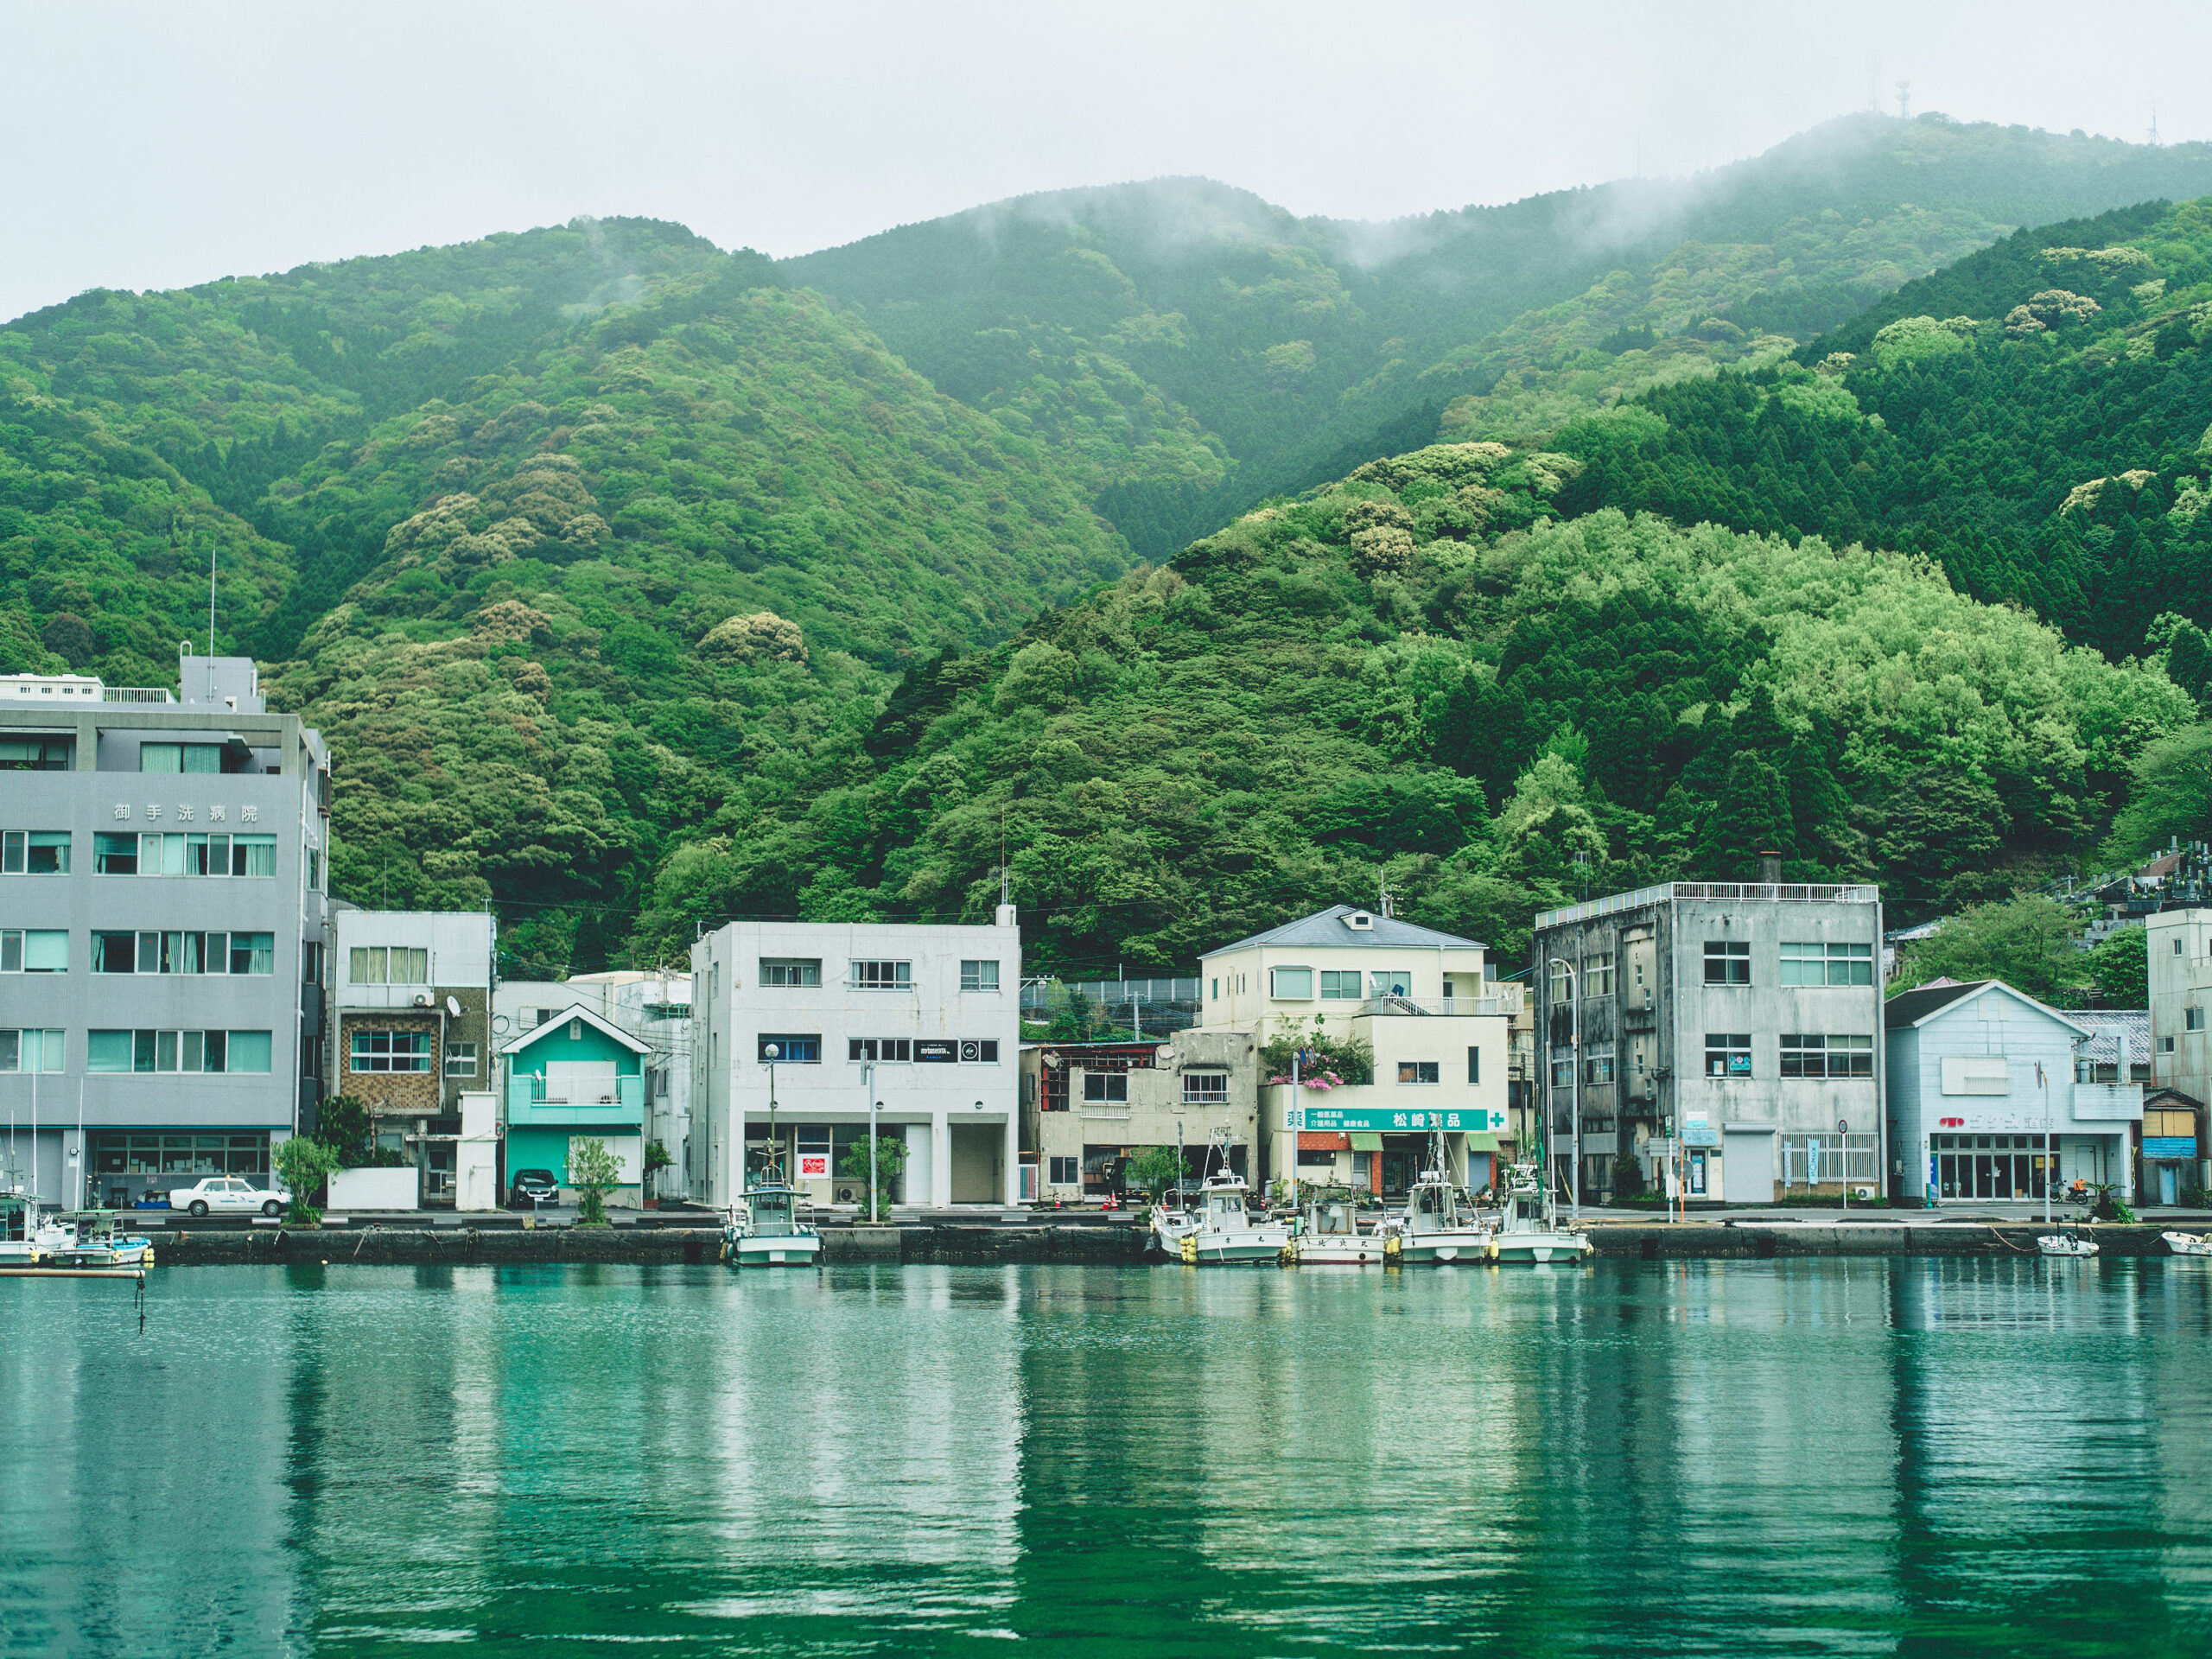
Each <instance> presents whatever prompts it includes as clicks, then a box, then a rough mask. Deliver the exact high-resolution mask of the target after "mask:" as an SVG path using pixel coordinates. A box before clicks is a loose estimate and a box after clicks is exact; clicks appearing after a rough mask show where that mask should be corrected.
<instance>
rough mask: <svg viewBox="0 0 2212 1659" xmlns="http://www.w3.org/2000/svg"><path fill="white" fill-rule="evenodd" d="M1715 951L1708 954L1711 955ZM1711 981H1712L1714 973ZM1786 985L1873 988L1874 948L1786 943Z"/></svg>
mask: <svg viewBox="0 0 2212 1659" xmlns="http://www.w3.org/2000/svg"><path fill="white" fill-rule="evenodd" d="M1712 949H1713V947H1712V946H1711V945H1707V947H1706V950H1707V952H1708V953H1710V952H1711V950H1712ZM1710 977H1711V975H1710V973H1708V974H1707V978H1708V979H1709V978H1710ZM1782 982H1783V984H1784V985H1872V983H1873V982H1874V947H1873V946H1872V945H1871V944H1821V942H1820V941H1819V940H1818V939H1784V940H1783V942H1782Z"/></svg>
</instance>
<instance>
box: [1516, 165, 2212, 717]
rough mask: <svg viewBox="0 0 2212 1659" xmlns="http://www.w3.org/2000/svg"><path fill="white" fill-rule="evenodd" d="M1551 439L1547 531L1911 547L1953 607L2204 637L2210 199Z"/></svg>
mask: <svg viewBox="0 0 2212 1659" xmlns="http://www.w3.org/2000/svg"><path fill="white" fill-rule="evenodd" d="M1552 442H1554V445H1555V446H1556V447H1557V448H1560V450H1562V451H1564V452H1566V453H1567V454H1573V455H1575V456H1576V457H1577V458H1578V459H1580V460H1581V461H1585V462H1586V463H1587V466H1586V470H1584V471H1583V472H1582V473H1581V474H1580V476H1579V477H1578V478H1577V479H1576V480H1574V481H1573V484H1572V485H1571V486H1569V487H1568V488H1567V491H1566V492H1565V493H1564V494H1563V495H1562V497H1561V502H1560V505H1561V506H1562V508H1563V509H1564V510H1565V511H1567V512H1570V513H1576V512H1588V511H1590V510H1592V509H1593V508H1596V507H1599V506H1606V505H1610V506H1618V507H1622V508H1625V509H1628V510H1630V511H1638V510H1643V511H1651V512H1662V513H1665V514H1667V515H1668V516H1669V517H1671V518H1675V519H1677V520H1681V521H1684V522H1694V521H1696V520H1699V519H1704V518H1710V519H1713V520H1714V521H1716V522H1719V523H1722V524H1732V525H1735V526H1737V527H1738V528H1741V529H1745V530H1759V531H1776V532H1783V533H1788V534H1791V535H1796V534H1801V533H1808V532H1809V533H1813V534H1817V535H1821V536H1823V537H1827V538H1828V539H1830V540H1832V541H1845V540H1859V539H1864V540H1866V541H1869V542H1876V543H1880V544H1882V545H1885V546H1891V547H1896V548H1899V549H1902V550H1912V551H1917V552H1923V553H1925V554H1928V555H1929V556H1931V557H1934V558H1935V559H1936V560H1938V561H1939V562H1940V563H1942V566H1943V568H1944V569H1945V570H1946V571H1947V572H1948V574H1949V575H1950V576H1951V579H1952V580H1953V581H1954V582H1955V583H1956V584H1957V585H1959V586H1960V587H1961V588H1964V589H1966V590H1967V592H1970V593H1973V594H1978V595H1980V596H1981V597H1983V598H1986V599H1991V600H1999V601H2013V602H2017V603H2019V604H2023V605H2025V606H2027V607H2031V609H2033V610H2034V611H2035V612H2036V613H2037V614H2039V615H2041V616H2043V617H2044V618H2046V619H2048V620H2050V621H2052V622H2053V623H2056V625H2057V626H2060V627H2061V628H2063V630H2064V631H2065V632H2066V633H2067V634H2068V636H2069V638H2072V639H2079V640H2082V641H2085V642H2088V643H2092V644H2094V645H2098V646H2100V647H2101V648H2102V649H2103V650H2105V651H2106V652H2109V653H2113V654H2116V655H2124V654H2128V653H2133V652H2141V651H2143V650H2144V649H2145V642H2146V639H2147V638H2148V636H2149V633H2150V631H2151V628H2152V624H2153V623H2154V621H2155V620H2157V619H2158V617H2159V616H2160V615H2161V614H2162V613H2167V612H2174V613H2180V614H2182V615H2184V616H2187V617H2189V618H2190V619H2191V620H2193V621H2194V622H2196V623H2197V624H2200V625H2202V624H2205V623H2208V622H2212V515H2207V514H2206V512H2204V508H2205V506H2206V505H2208V502H2209V501H2212V493H2209V492H2212V485H2208V482H2207V474H2212V201H2202V200H2200V201H2194V202H2185V203H2183V204H2181V205H2179V206H2177V207H2173V206H2166V205H2164V204H2151V205H2148V206H2145V207H2134V208H2128V209H2125V210H2122V211H2120V212H2117V213H2108V214H2105V215H2102V216H2101V217H2099V218H2097V219H2089V220H2082V221H2075V222H2070V223H2066V224H2061V225H2056V226H2046V227H2044V228H2042V229H2039V230H2034V231H2023V232H2018V234H2016V235H2014V236H2012V237H2010V238H2006V240H2005V242H2003V243H2001V244H2000V245H1998V246H1996V247H1994V248H1992V249H1990V250H1988V251H1986V252H1983V253H1980V254H1977V255H1975V256H1974V257H1971V258H1968V259H1966V260H1963V261H1961V263H1960V264H1958V265H1956V266H1955V267H1953V268H1952V269H1950V270H1946V271H1944V272H1942V273H1940V274H1939V275H1937V276H1935V277H1928V278H1925V279H1923V281H1920V282H1916V283H1912V284H1910V285H1909V286H1908V287H1906V288H1904V289H1901V290H1900V291H1899V292H1898V293H1897V295H1895V296H1892V297H1891V298H1890V299H1888V300H1887V301H1885V302H1884V303H1883V305H1882V306H1880V307H1879V308H1877V309H1876V311H1874V312H1873V313H1872V315H1869V316H1867V317H1866V318H1865V319H1863V320H1861V321H1854V322H1853V323H1851V324H1849V325H1847V326H1846V327H1843V328H1841V329H1840V330H1838V331H1836V332H1835V333H1834V334H1833V335H1830V336H1827V337H1824V338H1823V339H1821V340H1820V341H1818V342H1817V343H1815V344H1813V345H1810V346H1807V347H1806V348H1804V349H1803V350H1802V351H1800V352H1798V353H1796V356H1795V359H1794V360H1791V361H1789V362H1787V363H1779V364H1776V365H1770V366H1767V367H1765V368H1764V369H1761V370H1759V371H1758V372H1750V373H1741V374H1728V375H1724V376H1723V377H1721V378H1718V379H1713V380H1706V381H1701V382H1698V383H1694V384H1689V383H1685V384H1682V385H1675V386H1670V387H1667V388H1663V389H1660V390H1655V391H1650V392H1649V393H1647V394H1644V395H1642V396H1640V397H1637V398H1635V399H1633V400H1631V402H1630V404H1626V405H1624V406H1623V407H1621V408H1619V409H1617V410H1611V411H1609V412H1607V413H1605V414H1603V415H1600V416H1593V417H1590V418H1586V419H1583V420H1580V421H1577V422H1573V423H1569V424H1567V426H1566V427H1564V428H1563V429H1561V430H1560V431H1559V432H1558V433H1557V434H1556V435H1555V436H1554V438H1553V440H1552ZM2191 673H2192V676H2193V678H2192V684H2193V686H2194V687H2196V689H2200V690H2201V689H2202V677H2203V671H2202V670H2192V671H2191Z"/></svg>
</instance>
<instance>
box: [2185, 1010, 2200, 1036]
mask: <svg viewBox="0 0 2212 1659" xmlns="http://www.w3.org/2000/svg"><path fill="white" fill-rule="evenodd" d="M2181 1028H2182V1029H2183V1031H2202V1030H2203V1029H2204V1010H2203V1009H2202V1008H2183V1010H2182V1011H2181Z"/></svg>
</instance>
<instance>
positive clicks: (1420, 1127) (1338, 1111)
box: [1287, 1106, 1505, 1135]
mask: <svg viewBox="0 0 2212 1659" xmlns="http://www.w3.org/2000/svg"><path fill="white" fill-rule="evenodd" d="M1289 1115H1290V1116H1291V1117H1292V1118H1293V1119H1294V1120H1295V1121H1294V1122H1291V1123H1290V1124H1289V1125H1288V1126H1287V1127H1289V1128H1294V1129H1303V1130H1306V1131H1307V1132H1308V1133H1312V1132H1313V1131H1315V1130H1328V1129H1383V1130H1389V1131H1396V1132H1398V1133H1401V1134H1406V1135H1414V1134H1427V1132H1429V1131H1430V1130H1432V1129H1442V1130H1443V1131H1445V1133H1446V1134H1447V1135H1448V1134H1451V1133H1452V1132H1454V1131H1458V1130H1471V1131H1477V1132H1486V1131H1489V1130H1493V1129H1502V1128H1504V1127H1505V1114H1504V1113H1503V1112H1493V1111H1485V1110H1484V1109H1482V1108H1480V1107H1465V1108H1461V1109H1457V1110H1453V1111H1436V1112H1425V1111H1417V1110H1415V1109H1413V1108H1411V1107H1405V1108H1399V1107H1393V1106H1305V1107H1301V1108H1298V1109H1294V1110H1292V1111H1291V1112H1290V1114H1289Z"/></svg>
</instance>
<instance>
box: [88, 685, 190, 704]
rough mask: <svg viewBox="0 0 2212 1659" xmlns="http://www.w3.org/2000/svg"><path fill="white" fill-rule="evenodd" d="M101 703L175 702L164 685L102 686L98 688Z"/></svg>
mask: <svg viewBox="0 0 2212 1659" xmlns="http://www.w3.org/2000/svg"><path fill="white" fill-rule="evenodd" d="M100 701H101V702H175V701H176V699H175V697H174V696H171V695H170V694H169V689H168V687H167V686H165V685H104V686H102V687H101V688H100Z"/></svg>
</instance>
